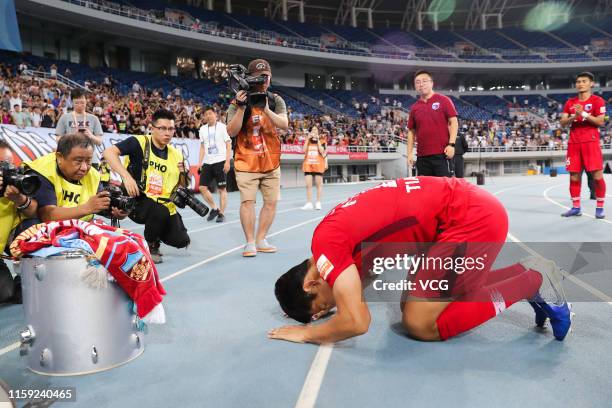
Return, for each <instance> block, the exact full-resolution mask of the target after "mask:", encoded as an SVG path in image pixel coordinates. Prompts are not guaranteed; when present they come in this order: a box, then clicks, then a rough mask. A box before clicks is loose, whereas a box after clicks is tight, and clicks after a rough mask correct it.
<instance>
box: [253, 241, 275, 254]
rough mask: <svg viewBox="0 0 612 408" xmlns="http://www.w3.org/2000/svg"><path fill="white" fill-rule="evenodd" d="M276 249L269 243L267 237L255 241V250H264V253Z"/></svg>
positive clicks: (272, 251)
mask: <svg viewBox="0 0 612 408" xmlns="http://www.w3.org/2000/svg"><path fill="white" fill-rule="evenodd" d="M276 251H277V248H276V247H275V246H274V245H271V244H270V243H269V242H268V240H267V239H264V240H263V241H259V242H258V243H257V252H265V253H269V254H271V253H274V252H276Z"/></svg>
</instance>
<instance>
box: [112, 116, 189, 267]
mask: <svg viewBox="0 0 612 408" xmlns="http://www.w3.org/2000/svg"><path fill="white" fill-rule="evenodd" d="M150 129H151V135H150V136H132V137H129V138H127V139H125V140H123V141H121V142H119V143H117V144H116V145H114V146H110V147H108V148H106V150H104V159H105V160H106V161H107V162H108V164H109V165H110V167H111V169H112V170H113V171H114V172H116V173H118V174H119V175H120V176H121V179H122V180H123V183H124V186H125V189H126V191H127V192H128V194H129V195H130V196H132V197H137V203H136V207H135V208H134V210H133V211H132V213H131V214H130V219H131V220H132V221H134V222H136V223H138V224H144V225H145V229H144V237H145V239H146V240H147V243H148V244H149V250H150V252H151V258H152V259H153V262H155V263H161V262H162V261H163V259H162V254H161V252H160V251H159V247H160V242H163V243H164V244H166V245H170V246H172V247H175V248H185V247H186V246H187V245H189V242H190V241H189V235H187V229H186V228H185V225H184V224H183V220H182V219H181V216H180V214H179V213H178V212H177V211H176V205H175V204H174V203H173V202H172V201H170V197H171V196H172V194H173V192H174V191H175V189H176V188H177V187H178V186H179V185H183V186H184V185H185V184H186V182H187V178H186V177H181V174H182V173H185V167H184V164H183V154H182V153H181V152H180V151H178V150H177V149H176V148H174V147H173V146H172V145H170V141H172V137H173V136H174V132H175V130H176V128H175V124H174V114H173V113H172V112H170V111H167V110H163V109H160V110H158V111H156V112H155V113H154V114H153V117H152V119H151V124H150ZM120 156H128V163H127V167H124V166H123V165H122V163H121V160H120V159H119V157H120Z"/></svg>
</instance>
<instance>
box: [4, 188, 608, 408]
mask: <svg viewBox="0 0 612 408" xmlns="http://www.w3.org/2000/svg"><path fill="white" fill-rule="evenodd" d="M607 181H608V184H609V185H610V184H611V183H612V178H609V177H608V178H607ZM567 183H568V180H567V178H566V176H561V177H558V178H556V179H554V178H549V177H544V176H539V177H508V178H498V179H487V185H486V186H484V187H485V188H486V189H487V190H489V191H491V192H494V193H496V195H497V196H498V197H499V199H500V200H501V201H502V202H503V203H504V205H505V206H506V208H507V210H508V213H509V216H510V232H511V234H512V236H511V239H514V240H520V241H522V242H525V243H526V244H527V245H529V243H530V242H543V241H558V242H578V241H608V240H610V237H612V223H611V222H610V220H606V221H596V220H594V219H593V218H589V217H587V216H583V217H580V218H576V219H562V218H561V217H560V216H559V214H560V213H561V212H562V211H563V210H564V209H563V208H562V207H561V206H562V205H567V203H568V201H569V200H568V198H567V195H568V193H567ZM366 187H367V185H364V184H359V185H338V186H326V188H325V195H326V197H325V198H324V200H323V203H324V207H323V211H321V212H319V211H302V210H300V209H299V207H301V206H302V205H303V198H304V196H305V193H304V191H303V190H302V189H289V190H283V197H282V198H283V199H282V201H280V202H279V208H278V210H279V211H278V215H277V217H276V220H275V222H274V224H273V226H272V229H271V234H270V235H271V238H270V241H271V242H272V243H274V244H276V245H278V246H279V249H280V251H279V253H277V254H259V255H258V256H257V257H256V258H254V259H243V258H242V257H241V256H240V250H241V245H242V244H243V234H242V229H241V226H240V223H239V221H238V213H237V209H238V199H239V198H238V195H237V194H235V193H232V194H230V197H229V203H230V205H229V211H228V212H227V223H225V224H221V225H219V224H214V223H207V222H206V221H205V220H202V219H198V218H196V217H195V213H192V212H190V211H187V212H184V217H185V220H186V221H185V222H186V224H187V227H188V228H189V229H190V231H192V232H191V234H192V245H191V247H190V248H189V249H187V250H176V249H173V248H168V247H163V248H162V252H164V254H165V256H164V263H163V264H161V265H160V266H159V272H160V275H161V276H162V277H168V276H170V275H171V274H175V275H173V277H172V278H171V279H168V280H166V281H165V282H164V285H165V287H166V289H167V291H168V296H167V297H166V299H165V307H166V311H167V314H168V323H167V324H166V325H165V326H151V327H150V329H149V334H148V335H147V336H146V351H145V353H144V354H143V355H142V356H141V357H139V358H137V359H136V360H134V361H133V362H131V363H129V364H127V365H125V366H121V367H119V368H116V369H113V370H111V371H107V372H103V373H99V374H96V375H90V376H84V377H69V378H56V377H44V376H40V375H36V374H33V373H31V372H30V371H29V370H27V368H26V366H25V360H24V359H22V358H21V357H20V356H19V353H18V350H16V349H13V350H10V348H11V347H10V346H11V345H13V344H15V342H16V341H17V338H18V337H17V335H18V331H19V329H21V328H22V326H23V325H24V322H23V312H22V308H21V307H20V306H0V349H2V350H0V378H2V379H3V380H4V381H6V382H7V383H9V384H10V385H11V386H12V387H14V388H19V389H28V388H45V387H49V386H74V387H76V390H77V402H76V403H63V404H60V403H56V404H54V405H53V406H58V407H59V406H66V407H94V406H95V407H124V406H135V405H138V406H143V407H144V406H147V407H174V406H180V407H292V406H295V405H296V402H297V401H298V399H299V395H300V392H301V390H302V387H303V386H304V382H305V379H306V377H307V374H308V373H309V370H310V368H311V363H312V362H313V359H314V357H315V354H316V353H317V351H318V350H319V347H318V346H315V345H299V344H292V343H287V342H279V341H272V340H268V339H267V337H266V332H267V331H268V330H269V329H270V328H273V327H277V326H280V325H283V324H288V323H290V322H289V321H288V320H287V319H286V318H284V317H283V315H282V313H281V312H280V310H279V308H278V306H277V303H276V300H275V298H274V295H273V286H274V282H275V280H276V278H277V277H278V276H279V275H280V274H281V273H282V272H284V271H285V270H287V269H288V268H289V267H291V266H293V265H294V264H296V263H298V262H299V261H301V260H303V259H304V258H306V257H307V256H308V255H309V247H310V237H311V234H312V231H313V229H314V227H315V226H316V224H317V221H318V220H319V219H320V217H322V216H323V215H324V214H325V212H326V211H327V210H329V209H330V208H331V207H332V206H333V204H335V203H337V202H339V201H341V200H342V199H343V198H346V197H347V196H349V195H350V194H352V193H354V192H357V191H360V190H362V189H364V188H366ZM585 195H586V192H584V191H583V196H585ZM608 207H609V205H608ZM583 211H584V212H585V213H586V214H591V215H592V214H593V213H594V202H593V201H590V202H589V201H588V200H585V201H584V206H583ZM611 215H612V213H611ZM129 225H131V224H128V223H126V224H124V225H123V226H129ZM136 231H140V232H142V228H141V229H136ZM220 254H221V256H219V255H220ZM177 272H179V274H176V273H177ZM579 278H580V279H581V280H582V281H584V282H586V283H587V284H589V285H591V286H595V287H598V288H600V289H601V290H602V291H604V292H606V293H608V294H612V290H604V289H603V288H602V285H604V284H605V279H604V278H602V277H601V276H589V275H584V276H579ZM607 281H610V278H609V277H608V278H607ZM565 284H566V285H567V289H568V290H577V291H579V290H585V289H584V288H580V287H578V286H576V284H575V283H572V282H569V281H566V282H565ZM370 306H371V307H370V309H371V312H372V325H371V327H370V331H369V333H368V334H366V335H364V336H361V337H359V338H356V339H351V340H347V341H344V342H341V343H338V344H336V345H335V346H334V348H333V350H332V353H331V357H330V358H329V362H328V366H327V370H326V371H325V370H321V369H318V374H319V375H322V383H321V387H320V390H319V394H318V397H317V398H316V406H319V407H368V406H390V407H391V406H392V407H396V406H397V407H399V406H401V407H405V406H410V407H411V406H415V407H417V406H418V407H433V406H454V407H470V408H472V407H492V406H494V407H516V406H521V407H531V406H541V407H543V406H552V405H554V406H555V407H581V408H582V407H608V406H610V401H611V400H612V388H611V387H610V380H609V374H608V372H607V371H608V370H607V367H610V366H612V353H610V346H611V344H612V342H611V341H610V333H612V304H609V303H607V302H604V301H599V302H591V303H586V302H582V303H577V304H575V305H574V311H575V312H576V313H577V316H576V319H575V323H574V331H573V333H572V334H571V335H570V336H569V337H568V338H567V339H566V341H565V342H557V341H555V340H554V339H553V337H552V333H550V330H548V331H545V332H539V331H537V330H535V329H534V327H533V312H532V310H531V308H530V307H529V306H528V305H527V304H526V303H521V304H517V305H515V306H513V307H512V308H510V309H509V310H507V311H505V312H504V313H503V314H502V315H500V316H499V317H498V318H496V319H494V320H492V321H490V322H488V323H486V324H485V325H483V326H481V327H479V328H477V329H476V330H474V331H471V332H469V333H467V334H465V335H462V336H459V337H458V338H455V339H452V340H450V341H447V342H444V343H423V342H417V341H414V340H411V339H409V338H407V337H406V336H405V335H404V334H403V333H402V331H401V329H400V328H399V326H398V322H399V320H400V314H399V307H398V306H397V305H391V304H382V303H379V304H372V305H370ZM7 346H9V349H6V347H7ZM313 372H315V374H316V372H317V369H313V370H312V371H311V374H312V373H313ZM316 389H318V387H316V388H315V391H316ZM300 401H301V403H304V401H302V400H300ZM302 406H308V405H307V404H306V405H302Z"/></svg>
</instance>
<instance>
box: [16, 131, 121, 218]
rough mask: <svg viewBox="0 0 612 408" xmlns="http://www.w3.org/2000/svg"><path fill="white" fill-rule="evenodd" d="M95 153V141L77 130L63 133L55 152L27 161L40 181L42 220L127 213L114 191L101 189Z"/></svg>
mask: <svg viewBox="0 0 612 408" xmlns="http://www.w3.org/2000/svg"><path fill="white" fill-rule="evenodd" d="M93 155H94V145H93V141H92V140H91V138H90V137H88V136H87V135H86V134H83V133H82V132H78V133H72V134H68V135H65V136H63V137H62V138H61V139H60V140H59V142H58V144H57V150H56V151H55V152H52V153H49V154H47V155H45V156H42V157H39V158H38V159H36V160H34V161H31V162H27V163H25V165H26V167H27V168H29V169H31V170H33V171H34V172H35V174H36V175H37V176H38V179H39V181H40V187H39V188H38V191H36V193H35V195H34V197H35V198H36V201H37V202H38V212H37V213H38V218H39V219H40V220H41V221H42V222H48V221H61V220H70V219H81V220H83V221H91V220H92V219H93V217H94V214H102V215H105V216H109V217H110V218H115V219H123V218H125V217H126V216H127V213H128V211H127V210H128V208H125V207H124V206H122V205H120V204H117V200H113V199H112V198H111V192H109V191H106V190H103V189H102V186H101V184H100V174H99V173H98V171H97V170H96V169H94V168H92V159H93ZM118 207H119V208H118ZM121 207H123V209H120V208H121Z"/></svg>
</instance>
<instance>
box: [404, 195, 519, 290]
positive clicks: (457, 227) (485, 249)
mask: <svg viewBox="0 0 612 408" xmlns="http://www.w3.org/2000/svg"><path fill="white" fill-rule="evenodd" d="M462 194H463V195H464V196H465V197H464V198H465V199H466V200H465V204H466V207H467V208H466V211H465V212H464V213H463V214H462V216H461V217H458V218H457V219H456V220H453V222H452V223H451V225H449V226H448V228H447V229H446V230H444V231H442V232H441V233H440V234H439V235H438V236H437V239H436V243H434V244H433V245H432V246H431V247H430V248H429V250H428V251H427V254H426V256H427V258H429V259H430V260H432V259H439V258H444V259H448V257H450V258H454V259H455V261H456V262H455V265H454V267H451V269H450V270H449V269H448V268H442V269H440V268H439V266H438V265H435V263H432V265H431V266H430V267H425V268H421V269H420V270H419V271H418V272H417V273H416V276H415V277H414V278H415V280H416V281H417V286H416V287H415V288H414V290H412V291H410V293H408V295H409V296H413V297H417V298H429V299H432V298H441V297H442V298H444V297H457V296H461V295H464V294H468V293H471V292H473V291H475V290H478V289H480V288H481V287H483V286H484V284H485V282H486V280H487V277H488V274H489V272H490V270H491V267H492V266H493V263H494V262H495V259H496V258H497V255H498V254H499V252H500V251H501V249H502V247H503V245H504V242H505V241H506V235H507V234H508V215H507V213H506V209H505V208H504V207H503V205H502V204H501V202H500V201H499V200H498V199H497V198H496V197H494V196H493V195H492V194H490V193H489V192H487V191H485V190H483V189H480V188H473V189H470V190H469V191H465V192H462ZM459 258H462V259H459ZM474 260H477V262H476V263H474ZM458 261H461V262H462V263H463V264H459V263H458ZM432 279H433V280H438V281H439V280H444V281H448V288H447V289H446V290H445V291H440V290H435V289H436V288H431V286H430V287H429V288H424V287H423V286H421V284H420V283H419V282H418V281H419V280H422V281H425V282H426V281H428V280H432ZM444 292H446V293H444Z"/></svg>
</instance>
